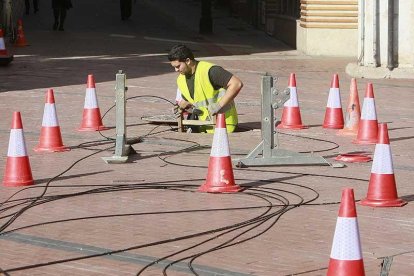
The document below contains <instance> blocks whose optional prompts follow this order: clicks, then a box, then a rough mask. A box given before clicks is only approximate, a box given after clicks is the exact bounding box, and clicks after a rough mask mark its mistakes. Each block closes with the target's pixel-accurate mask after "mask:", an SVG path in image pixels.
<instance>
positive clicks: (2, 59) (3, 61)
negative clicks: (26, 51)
mask: <svg viewBox="0 0 414 276" xmlns="http://www.w3.org/2000/svg"><path fill="white" fill-rule="evenodd" d="M12 60H13V55H11V54H9V52H8V51H7V49H6V43H5V42H4V33H3V29H0V65H8V64H9V63H10V62H11V61H12Z"/></svg>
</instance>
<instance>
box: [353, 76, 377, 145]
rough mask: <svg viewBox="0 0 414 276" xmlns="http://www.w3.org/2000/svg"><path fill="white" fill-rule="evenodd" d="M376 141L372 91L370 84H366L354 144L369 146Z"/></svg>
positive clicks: (375, 120)
mask: <svg viewBox="0 0 414 276" xmlns="http://www.w3.org/2000/svg"><path fill="white" fill-rule="evenodd" d="M377 141H378V121H377V112H376V110H375V100H374V89H373V87H372V83H368V84H367V90H366V93H365V98H364V103H363V104H362V114H361V120H360V121H359V126H358V134H357V137H356V139H355V140H354V141H353V143H355V144H364V145H371V144H375V143H377Z"/></svg>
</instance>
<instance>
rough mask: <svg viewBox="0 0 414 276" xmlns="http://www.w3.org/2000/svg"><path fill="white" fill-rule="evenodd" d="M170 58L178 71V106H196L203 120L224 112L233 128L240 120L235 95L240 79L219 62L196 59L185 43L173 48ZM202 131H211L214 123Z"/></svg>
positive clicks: (181, 110)
mask: <svg viewBox="0 0 414 276" xmlns="http://www.w3.org/2000/svg"><path fill="white" fill-rule="evenodd" d="M168 60H169V61H170V64H171V66H172V67H174V69H175V71H176V72H178V73H179V76H178V78H177V86H178V90H179V91H178V92H177V96H176V100H177V106H176V109H175V110H177V111H178V112H183V111H189V110H191V109H192V110H193V112H194V110H197V114H198V119H199V120H202V121H206V120H211V121H212V117H213V116H215V115H216V114H217V113H225V117H226V125H227V131H228V132H233V131H234V130H235V129H236V127H237V124H238V117H237V110H236V105H235V103H234V98H235V97H236V96H237V95H238V93H239V92H240V90H241V89H242V87H243V83H242V82H241V80H240V79H239V78H238V77H236V76H234V75H233V74H232V73H230V72H229V71H227V70H225V69H223V68H222V67H220V66H217V65H214V64H212V63H209V62H206V61H198V60H195V58H194V54H193V52H192V51H191V50H190V49H189V48H188V47H187V46H185V45H182V44H179V45H175V46H174V47H173V48H172V49H171V50H170V52H169V54H168ZM201 132H208V133H212V132H214V126H213V125H211V126H205V127H204V128H203V129H201Z"/></svg>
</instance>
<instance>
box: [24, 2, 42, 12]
mask: <svg viewBox="0 0 414 276" xmlns="http://www.w3.org/2000/svg"><path fill="white" fill-rule="evenodd" d="M24 6H25V8H26V14H29V13H30V0H24ZM33 10H34V13H37V12H38V11H39V2H38V0H33Z"/></svg>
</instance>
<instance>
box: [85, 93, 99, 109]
mask: <svg viewBox="0 0 414 276" xmlns="http://www.w3.org/2000/svg"><path fill="white" fill-rule="evenodd" d="M84 108H87V109H93V108H98V99H97V98H96V90H95V88H86V94H85V105H84Z"/></svg>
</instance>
